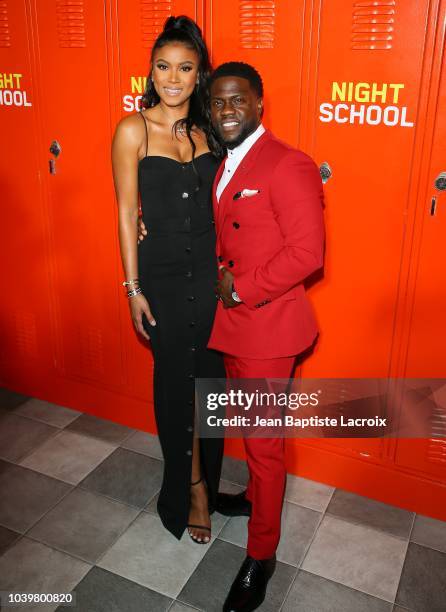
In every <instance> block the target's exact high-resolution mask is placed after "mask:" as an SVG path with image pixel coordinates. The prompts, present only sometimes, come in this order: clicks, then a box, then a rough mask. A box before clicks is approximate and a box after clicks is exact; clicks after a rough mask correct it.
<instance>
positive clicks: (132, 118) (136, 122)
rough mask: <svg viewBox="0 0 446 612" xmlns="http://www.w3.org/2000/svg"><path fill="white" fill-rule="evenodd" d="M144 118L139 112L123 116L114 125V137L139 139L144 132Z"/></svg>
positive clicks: (130, 139)
mask: <svg viewBox="0 0 446 612" xmlns="http://www.w3.org/2000/svg"><path fill="white" fill-rule="evenodd" d="M143 121H144V118H143V117H141V116H140V113H132V114H131V115H127V116H125V117H123V118H122V119H121V120H120V121H119V122H118V124H117V125H116V130H115V137H116V136H118V137H119V138H120V139H125V140H127V141H136V140H138V141H140V140H141V135H142V134H144V123H143Z"/></svg>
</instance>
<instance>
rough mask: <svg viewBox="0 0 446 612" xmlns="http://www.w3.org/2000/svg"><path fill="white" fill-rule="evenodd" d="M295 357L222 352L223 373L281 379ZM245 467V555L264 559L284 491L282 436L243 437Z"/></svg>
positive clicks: (275, 540) (276, 532)
mask: <svg viewBox="0 0 446 612" xmlns="http://www.w3.org/2000/svg"><path fill="white" fill-rule="evenodd" d="M295 359H296V358H295V357H279V358H276V359H245V358H243V357H235V356H232V355H225V356H224V361H225V368H226V375H227V377H228V378H229V379H231V378H238V379H243V378H284V379H289V378H291V376H292V373H293V370H294V364H295ZM244 444H245V451H246V458H247V463H248V470H249V482H248V487H247V492H246V497H247V499H249V501H250V502H251V504H252V513H251V517H250V519H249V521H248V546H247V554H248V555H249V556H250V557H253V558H254V559H268V558H269V557H272V556H273V555H274V553H275V552H276V548H277V546H278V544H279V539H280V521H281V515H282V505H283V496H284V492H285V481H286V469H285V452H284V440H283V438H254V437H245V438H244Z"/></svg>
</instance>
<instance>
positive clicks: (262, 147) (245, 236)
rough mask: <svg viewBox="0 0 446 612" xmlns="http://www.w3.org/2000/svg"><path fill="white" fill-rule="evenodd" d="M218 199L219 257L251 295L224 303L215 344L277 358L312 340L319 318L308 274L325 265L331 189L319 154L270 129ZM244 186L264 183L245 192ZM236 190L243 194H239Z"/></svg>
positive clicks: (241, 289) (238, 288)
mask: <svg viewBox="0 0 446 612" xmlns="http://www.w3.org/2000/svg"><path fill="white" fill-rule="evenodd" d="M223 169H224V161H223V162H222V164H221V166H220V168H219V170H218V172H217V175H216V177H215V181H214V187H213V205H214V218H215V227H216V232H217V257H218V258H219V264H220V265H224V266H226V267H227V268H228V269H229V270H230V271H231V272H232V273H233V274H234V277H235V278H234V285H235V289H236V291H237V293H238V295H239V296H240V298H241V299H242V300H243V304H241V305H240V306H237V307H236V308H231V309H224V308H223V305H222V303H221V302H219V303H218V306H217V313H216V316H215V321H214V326H213V329H212V333H211V337H210V340H209V343H208V346H209V348H213V349H216V350H219V351H222V352H223V353H227V354H229V355H236V356H238V357H245V358H251V359H271V358H275V357H285V356H291V355H297V354H299V353H300V352H302V351H303V350H304V349H306V348H307V347H309V346H310V345H311V344H312V343H313V341H314V339H315V337H316V335H317V331H318V330H317V325H316V321H315V318H314V315H313V312H312V309H311V306H310V304H309V302H308V300H307V298H306V296H305V289H304V286H303V281H304V279H305V278H306V277H307V276H308V275H309V274H311V273H312V272H314V271H315V270H317V269H319V268H321V267H322V265H323V250H324V224H323V210H322V201H323V191H322V181H321V177H320V174H319V170H318V168H317V166H316V164H315V163H314V162H313V160H312V159H311V158H310V157H308V155H306V154H305V153H303V152H302V151H297V150H296V149H293V148H292V147H290V146H289V145H287V144H285V143H284V142H282V141H280V140H279V139H277V138H276V137H275V136H274V135H273V134H272V133H271V132H270V131H269V130H266V131H265V133H264V134H262V136H260V138H259V139H258V140H257V141H256V142H255V143H254V145H253V146H252V148H251V149H250V150H249V151H248V153H247V155H246V156H245V157H244V159H243V160H242V162H241V163H240V165H239V166H238V168H237V170H236V172H235V173H234V176H233V177H232V179H231V181H230V182H229V183H228V185H227V186H226V188H225V189H224V191H223V193H222V194H221V197H220V202H219V203H218V202H217V198H216V195H215V193H216V187H217V185H218V182H219V180H220V177H221V175H222V172H223ZM243 189H250V190H259V193H257V194H255V195H253V196H251V197H237V195H236V194H238V192H241V191H242V190H243ZM234 196H236V198H235V199H234Z"/></svg>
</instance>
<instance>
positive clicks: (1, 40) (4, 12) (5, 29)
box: [0, 1, 11, 47]
mask: <svg viewBox="0 0 446 612" xmlns="http://www.w3.org/2000/svg"><path fill="white" fill-rule="evenodd" d="M10 46H11V32H10V30H9V21H8V4H7V2H6V1H4V2H0V47H10Z"/></svg>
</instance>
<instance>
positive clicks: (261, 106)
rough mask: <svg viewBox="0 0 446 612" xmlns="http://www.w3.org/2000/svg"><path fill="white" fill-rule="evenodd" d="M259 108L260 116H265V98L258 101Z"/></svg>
mask: <svg viewBox="0 0 446 612" xmlns="http://www.w3.org/2000/svg"><path fill="white" fill-rule="evenodd" d="M257 110H258V111H259V115H260V117H262V116H263V98H259V99H258V101H257Z"/></svg>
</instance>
